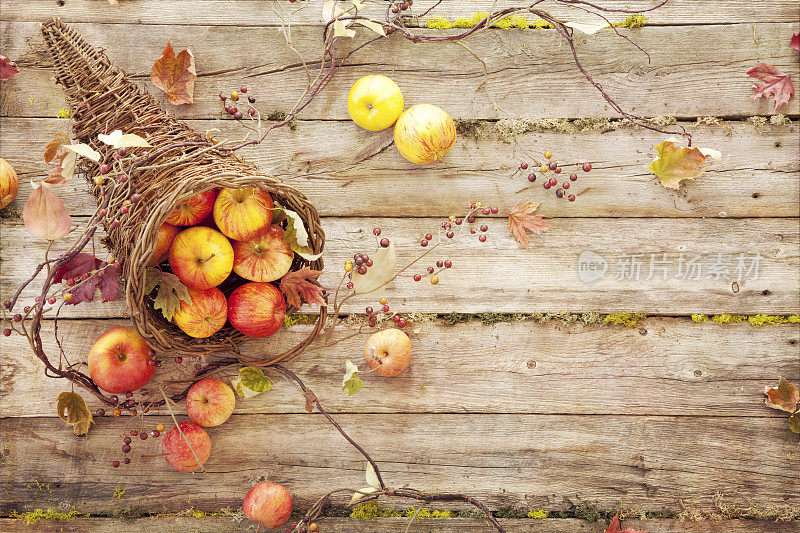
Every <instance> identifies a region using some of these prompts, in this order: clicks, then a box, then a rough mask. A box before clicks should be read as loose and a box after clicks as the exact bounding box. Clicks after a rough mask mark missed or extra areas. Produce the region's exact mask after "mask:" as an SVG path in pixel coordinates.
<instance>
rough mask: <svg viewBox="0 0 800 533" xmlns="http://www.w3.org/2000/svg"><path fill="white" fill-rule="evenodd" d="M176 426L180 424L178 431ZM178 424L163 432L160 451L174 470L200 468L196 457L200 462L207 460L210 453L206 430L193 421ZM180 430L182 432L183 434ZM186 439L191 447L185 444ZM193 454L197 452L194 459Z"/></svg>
mask: <svg viewBox="0 0 800 533" xmlns="http://www.w3.org/2000/svg"><path fill="white" fill-rule="evenodd" d="M178 426H180V431H179V430H178ZM178 426H172V427H171V428H169V431H167V432H166V433H165V434H164V438H163V439H162V440H161V453H163V454H164V459H166V460H167V463H169V465H170V466H171V467H172V468H174V469H175V470H178V471H179V472H193V471H195V470H197V469H198V468H200V465H198V464H197V459H200V464H205V462H206V461H208V457H209V456H210V455H211V439H210V438H209V436H208V433H206V430H205V429H203V428H201V427H200V426H198V425H197V424H195V423H194V422H188V421H187V422H181V423H180V424H178ZM181 432H183V436H182V435H181ZM184 437H185V438H184ZM187 440H188V441H189V443H191V445H192V446H191V447H189V444H187V442H186V441H187ZM192 450H194V453H192ZM195 454H197V459H195Z"/></svg>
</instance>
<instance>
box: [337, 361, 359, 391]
mask: <svg viewBox="0 0 800 533" xmlns="http://www.w3.org/2000/svg"><path fill="white" fill-rule="evenodd" d="M344 369H345V371H344V379H343V380H342V390H343V391H347V395H348V396H352V395H353V394H355V393H357V392H358V391H360V390H361V389H363V388H364V382H363V381H361V378H360V377H358V367H357V366H356V365H354V364H353V362H352V361H351V360H350V359H348V360H346V361H345V362H344Z"/></svg>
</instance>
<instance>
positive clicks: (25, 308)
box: [22, 305, 31, 313]
mask: <svg viewBox="0 0 800 533" xmlns="http://www.w3.org/2000/svg"><path fill="white" fill-rule="evenodd" d="M30 310H31V306H30V305H26V306H25V307H23V308H22V312H23V313H28V312H30Z"/></svg>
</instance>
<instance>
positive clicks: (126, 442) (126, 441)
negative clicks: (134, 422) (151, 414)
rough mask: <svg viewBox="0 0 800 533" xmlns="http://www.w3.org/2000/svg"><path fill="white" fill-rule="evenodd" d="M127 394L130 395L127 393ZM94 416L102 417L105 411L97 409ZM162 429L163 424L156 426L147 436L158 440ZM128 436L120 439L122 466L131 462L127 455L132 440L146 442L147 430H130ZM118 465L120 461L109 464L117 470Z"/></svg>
mask: <svg viewBox="0 0 800 533" xmlns="http://www.w3.org/2000/svg"><path fill="white" fill-rule="evenodd" d="M142 390H144V389H142ZM128 394H131V393H128ZM96 414H97V415H98V416H103V415H104V414H105V411H104V410H103V409H98V410H97V413H96ZM164 429H165V428H164V424H158V425H157V426H155V428H153V429H152V430H150V432H149V435H150V436H151V437H153V438H154V439H157V438H159V437H160V436H161V433H163V432H164ZM129 435H130V436H125V437H124V438H123V439H122V453H124V454H125V457H124V458H123V459H122V461H121V462H122V464H126V465H127V464H130V462H131V458H130V456H129V455H128V454H129V453H130V452H131V444H133V442H134V439H135V438H136V437H139V440H147V436H148V432H147V430H142V431H138V430H135V429H132V430H130V432H129ZM119 465H120V461H112V463H111V466H113V467H114V468H118V467H119Z"/></svg>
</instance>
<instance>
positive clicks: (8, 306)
mask: <svg viewBox="0 0 800 533" xmlns="http://www.w3.org/2000/svg"><path fill="white" fill-rule="evenodd" d="M3 307H5V308H6V309H11V302H10V301H8V300H6V301H5V302H3Z"/></svg>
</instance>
